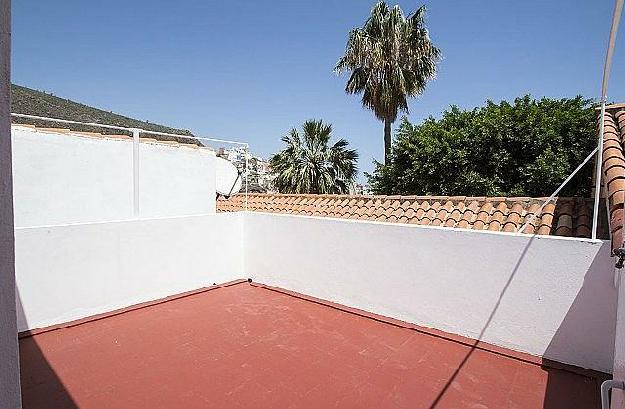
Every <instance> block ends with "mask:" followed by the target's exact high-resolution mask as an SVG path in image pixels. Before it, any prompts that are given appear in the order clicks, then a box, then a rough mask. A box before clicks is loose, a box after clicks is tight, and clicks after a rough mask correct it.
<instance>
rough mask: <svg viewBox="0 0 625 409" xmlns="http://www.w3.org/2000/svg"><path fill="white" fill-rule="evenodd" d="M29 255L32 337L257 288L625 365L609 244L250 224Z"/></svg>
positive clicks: (229, 219) (336, 225) (545, 352)
mask: <svg viewBox="0 0 625 409" xmlns="http://www.w3.org/2000/svg"><path fill="white" fill-rule="evenodd" d="M15 244H16V281H17V295H18V300H17V309H18V326H19V330H21V331H22V330H26V329H34V328H40V327H45V326H49V325H54V324H59V323H64V322H67V321H71V320H74V319H79V318H84V317H88V316H91V315H95V314H99V313H103V312H108V311H112V310H114V309H117V308H122V307H126V306H130V305H133V304H137V303H141V302H145V301H151V300H155V299H158V298H162V297H167V296H170V295H175V294H178V293H181V292H185V291H189V290H194V289H197V288H201V287H205V286H209V285H211V284H213V283H223V282H227V281H231V280H236V279H241V278H247V277H251V278H252V279H253V280H255V281H258V282H260V283H264V284H268V285H273V286H278V287H282V288H284V289H287V290H292V291H296V292H300V293H303V294H306V295H310V296H314V297H318V298H322V299H325V300H329V301H333V302H337V303H340V304H344V305H347V306H350V307H355V308H359V309H362V310H365V311H369V312H373V313H377V314H381V315H385V316H388V317H392V318H397V319H400V320H404V321H406V322H409V323H413V324H417V325H421V326H425V327H430V328H436V329H440V330H443V331H447V332H450V333H453V334H458V335H462V336H466V337H469V338H472V339H480V340H481V341H484V342H487V343H491V344H494V345H498V346H502V347H505V348H510V349H513V350H516V351H520V352H525V353H529V354H532V355H535V356H540V357H545V358H548V359H552V360H555V361H559V362H563V363H567V364H572V365H577V366H581V367H584V368H590V369H595V370H599V371H604V372H611V371H612V369H613V365H614V358H615V354H614V340H615V322H616V312H617V292H616V289H615V287H614V275H613V272H614V268H613V260H612V259H611V258H610V244H609V243H608V242H604V241H598V240H597V241H593V240H584V239H573V238H558V237H551V236H547V237H545V236H529V235H514V234H508V233H491V232H478V231H471V230H461V229H449V228H436V227H425V226H414V225H403V224H393V223H377V222H367V221H357V220H343V219H339V220H337V219H329V218H316V217H306V216H292V215H279V214H263V213H245V212H240V213H232V214H224V213H220V214H212V215H204V216H185V217H170V218H162V219H153V220H132V221H118V222H102V223H83V224H74V225H58V226H49V227H31V228H17V229H16V230H15ZM620 331H621V332H622V327H621V329H620ZM621 355H622V354H618V353H617V364H618V362H619V359H622V356H621ZM617 369H618V368H617ZM619 370H620V369H619Z"/></svg>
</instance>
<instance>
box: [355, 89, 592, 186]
mask: <svg viewBox="0 0 625 409" xmlns="http://www.w3.org/2000/svg"><path fill="white" fill-rule="evenodd" d="M596 119H597V114H596V113H595V110H594V108H593V106H592V101H591V100H588V99H584V98H582V97H581V96H578V97H575V98H568V99H548V98H543V99H540V100H536V99H533V98H532V97H530V96H529V95H526V96H524V97H521V98H517V99H515V100H514V102H513V103H509V102H506V101H502V102H500V103H494V102H492V101H487V102H486V105H485V106H483V107H478V108H475V109H472V110H461V109H459V108H458V107H456V106H452V107H451V108H450V109H449V110H447V111H445V112H444V113H443V115H442V118H441V119H434V118H432V117H430V118H428V119H427V120H425V121H424V122H423V123H422V124H419V125H414V124H412V123H410V122H409V121H408V119H406V118H403V119H402V123H401V125H400V127H399V128H398V130H397V134H396V138H395V141H394V143H393V146H392V150H391V154H390V160H389V162H388V164H386V165H384V164H381V163H377V162H376V168H375V170H374V172H373V174H372V175H367V176H368V178H369V183H370V185H371V187H372V189H373V191H374V192H376V193H380V194H419V195H429V194H432V195H466V196H548V195H550V194H551V193H552V192H553V191H554V190H555V189H556V188H557V187H558V185H559V184H560V183H561V182H562V181H564V179H565V178H566V177H567V176H568V175H569V174H570V173H571V172H572V171H573V170H574V169H575V168H576V167H577V166H578V165H579V164H580V163H581V162H582V161H583V160H584V158H585V157H586V156H587V155H588V154H589V153H590V152H591V151H592V150H593V149H594V147H595V145H596V141H597V130H596ZM591 177H592V164H587V165H586V166H585V167H584V168H583V169H582V170H581V171H580V173H579V174H578V175H577V176H576V177H575V178H574V179H573V180H571V182H570V183H569V185H568V186H567V187H566V188H565V189H564V190H563V191H562V195H571V196H572V195H575V196H587V195H588V194H589V191H590V187H591Z"/></svg>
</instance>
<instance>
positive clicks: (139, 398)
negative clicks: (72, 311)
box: [20, 283, 599, 409]
mask: <svg viewBox="0 0 625 409" xmlns="http://www.w3.org/2000/svg"><path fill="white" fill-rule="evenodd" d="M451 338H454V337H451ZM20 354H21V370H22V393H23V407H24V408H25V409H31V408H48V409H55V408H63V409H71V408H117V409H119V408H133V409H140V408H184V409H191V408H315V409H319V408H411V409H412V408H435V407H436V408H472V409H480V408H498V409H499V408H524V409H530V408H550V409H553V408H580V409H583V408H598V407H599V398H598V382H599V380H597V379H594V378H593V377H590V376H586V375H580V374H576V373H574V372H571V371H568V370H563V369H550V368H543V367H541V366H540V365H537V364H535V363H529V362H526V361H523V360H519V359H516V358H512V357H507V356H503V355H501V354H498V353H494V352H489V351H485V350H482V349H475V348H471V347H470V346H468V345H464V344H462V343H459V342H457V341H454V340H451V339H445V338H441V337H437V336H433V335H429V334H425V333H422V332H419V331H416V330H413V329H406V328H401V327H397V326H394V325H390V324H388V323H384V322H379V321H376V320H374V319H371V318H367V317H362V316H359V315H356V314H353V313H349V312H345V311H341V310H338V309H336V308H332V307H330V306H327V305H321V304H319V303H315V302H311V301H309V300H304V299H301V298H297V297H294V296H292V295H286V294H282V293H279V292H276V291H272V290H269V289H266V288H259V287H253V286H252V285H250V284H247V283H243V284H236V285H233V286H230V287H222V288H217V289H214V290H210V291H207V292H202V293H198V294H194V295H191V296H187V297H184V298H179V299H175V300H171V301H167V302H164V303H161V304H156V305H152V306H149V307H145V308H141V309H136V310H132V311H127V312H124V313H121V314H118V315H114V316H110V317H107V318H103V319H99V320H96V321H91V322H86V323H82V324H80V325H76V326H73V327H69V328H64V329H57V330H53V331H49V332H44V333H40V334H38V335H34V336H29V337H24V338H22V339H21V340H20Z"/></svg>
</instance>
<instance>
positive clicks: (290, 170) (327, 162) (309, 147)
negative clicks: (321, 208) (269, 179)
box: [269, 120, 358, 194]
mask: <svg viewBox="0 0 625 409" xmlns="http://www.w3.org/2000/svg"><path fill="white" fill-rule="evenodd" d="M331 135H332V125H330V124H325V123H323V121H315V120H309V121H306V122H304V125H303V132H302V133H301V134H300V132H299V131H298V130H297V129H295V128H293V129H291V131H290V132H289V133H288V134H287V135H286V136H284V137H283V138H282V141H283V142H284V143H285V144H286V147H285V148H284V149H283V150H282V151H280V152H278V153H277V154H275V155H273V156H272V157H271V158H270V159H269V164H270V166H271V172H272V173H273V175H274V177H275V179H274V181H273V183H274V186H275V187H276V189H278V191H279V192H280V193H332V194H334V193H348V192H349V187H350V186H351V185H352V184H353V183H354V179H355V178H356V173H357V167H356V163H357V161H358V153H357V152H356V151H355V150H352V149H348V143H347V141H346V140H345V139H339V140H338V141H337V142H336V143H334V145H330V137H331Z"/></svg>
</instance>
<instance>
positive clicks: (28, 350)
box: [15, 288, 78, 409]
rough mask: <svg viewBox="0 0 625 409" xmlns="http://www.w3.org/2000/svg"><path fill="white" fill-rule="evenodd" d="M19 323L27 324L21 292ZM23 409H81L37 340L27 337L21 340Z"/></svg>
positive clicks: (18, 311)
mask: <svg viewBox="0 0 625 409" xmlns="http://www.w3.org/2000/svg"><path fill="white" fill-rule="evenodd" d="M15 298H16V300H17V315H18V322H24V323H25V322H27V321H26V317H25V315H24V308H23V307H22V300H21V298H20V293H19V290H18V289H17V288H16V290H15ZM19 348H20V380H21V384H22V408H24V409H40V408H41V409H78V405H77V404H76V402H74V400H73V399H72V397H71V395H70V393H69V391H68V390H67V389H66V387H65V385H63V382H62V381H61V379H60V378H59V376H58V375H57V373H56V371H55V370H54V366H53V364H52V363H50V362H48V360H47V358H46V356H45V353H44V351H42V349H41V348H40V346H39V345H38V344H37V341H36V340H35V337H33V336H29V335H28V334H25V335H23V336H21V337H20V339H19Z"/></svg>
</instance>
